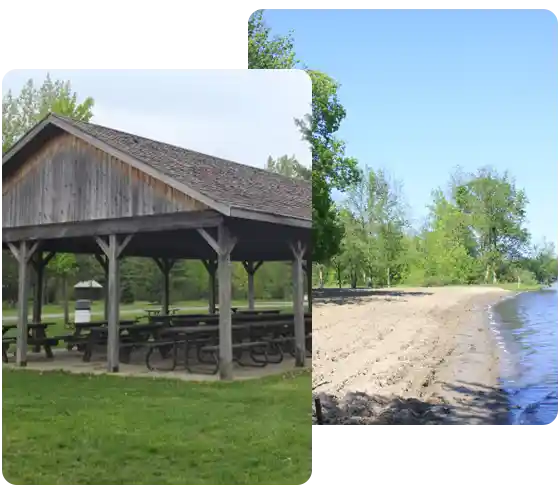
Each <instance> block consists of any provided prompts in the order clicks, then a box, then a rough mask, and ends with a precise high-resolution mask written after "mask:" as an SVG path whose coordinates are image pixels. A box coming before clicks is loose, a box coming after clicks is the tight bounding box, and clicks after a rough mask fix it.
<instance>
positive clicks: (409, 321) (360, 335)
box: [313, 286, 510, 424]
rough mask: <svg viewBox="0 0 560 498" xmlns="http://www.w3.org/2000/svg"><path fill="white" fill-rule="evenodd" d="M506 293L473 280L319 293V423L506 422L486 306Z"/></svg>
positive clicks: (315, 378) (316, 381)
mask: <svg viewBox="0 0 560 498" xmlns="http://www.w3.org/2000/svg"><path fill="white" fill-rule="evenodd" d="M508 294H510V293H509V292H508V291H505V290H501V289H497V288H492V287H474V286H473V287H447V288H425V289H421V288H418V289H397V290H390V289H383V290H379V291H372V290H357V291H350V290H343V291H338V290H335V289H329V290H325V291H322V292H319V293H318V296H317V298H316V299H314V308H313V348H314V355H313V388H314V389H313V392H314V397H318V398H319V399H320V400H321V407H322V409H321V411H322V414H323V419H324V420H323V423H324V424H389V423H391V424H499V423H502V422H503V421H504V420H505V419H504V417H505V414H506V412H507V406H506V404H505V396H504V395H503V393H502V392H501V391H500V390H499V388H498V382H497V381H498V375H499V347H498V345H497V344H496V343H495V341H494V338H493V334H492V332H491V330H490V328H489V323H488V316H487V313H486V308H487V306H488V305H491V304H494V303H496V302H497V301H498V300H500V299H501V298H503V297H505V296H507V295H508ZM314 423H316V416H315V415H314Z"/></svg>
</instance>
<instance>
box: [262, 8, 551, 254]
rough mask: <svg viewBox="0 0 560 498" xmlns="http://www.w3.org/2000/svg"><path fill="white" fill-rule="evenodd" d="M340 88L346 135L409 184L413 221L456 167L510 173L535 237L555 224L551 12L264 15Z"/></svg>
mask: <svg viewBox="0 0 560 498" xmlns="http://www.w3.org/2000/svg"><path fill="white" fill-rule="evenodd" d="M265 19H266V22H267V24H268V25H269V26H270V27H271V28H272V30H273V32H275V33H281V34H285V33H287V32H288V31H290V30H293V32H294V33H293V34H294V38H295V49H296V54H297V56H298V58H299V59H300V60H301V61H302V62H304V63H305V64H306V65H307V66H309V67H311V68H313V69H318V70H322V71H324V72H326V73H327V74H329V75H330V76H332V77H333V78H335V79H336V80H337V81H338V82H339V83H340V84H341V87H340V92H339V96H340V100H341V102H342V104H343V105H344V106H345V108H346V111H347V118H346V120H345V121H344V122H343V125H342V127H341V129H340V133H339V136H340V137H341V138H343V139H344V140H345V141H346V143H347V154H348V155H349V156H353V157H355V158H357V159H358V160H359V162H360V163H361V164H362V165H369V166H370V167H372V168H384V169H386V170H387V171H388V172H389V173H390V175H391V176H392V177H393V178H395V179H397V180H400V181H402V182H403V184H404V189H403V190H404V194H405V196H406V199H407V202H408V204H409V206H410V211H411V215H412V217H413V219H414V221H415V224H416V225H418V224H419V223H420V222H421V220H422V219H423V217H425V215H426V214H427V209H426V205H427V204H428V203H429V202H430V199H431V191H432V189H434V188H436V187H443V188H445V187H446V185H447V183H448V180H449V176H450V173H451V171H452V170H453V169H454V168H455V167H456V166H461V167H462V168H463V169H465V170H467V171H475V170H476V169H478V168H479V167H482V166H493V167H495V168H496V169H498V170H500V171H503V170H508V171H509V172H510V173H511V174H512V175H513V176H514V177H515V178H516V182H517V185H518V186H519V187H522V188H524V189H525V191H526V194H527V196H528V198H529V201H530V204H529V206H528V210H527V215H528V228H529V229H530V231H531V232H532V234H533V239H534V241H535V242H538V241H539V240H540V239H541V238H542V237H546V238H547V239H548V240H551V241H554V242H555V243H556V241H557V239H558V236H557V229H558V216H557V215H558V207H557V202H558V195H557V192H558V190H557V185H558V67H557V63H558V62H557V61H558V54H557V47H558V41H557V32H558V23H557V20H556V18H555V17H554V15H553V14H552V13H550V12H549V11H545V10H542V11H538V10H534V11H528V10H526V11H522V10H520V11H513V10H506V11H482V10H479V11H477V10H473V11H451V10H448V11H429V10H426V11H419V10H417V11H414V10H408V11H407V10H400V11H399V10H394V11H390V10H389V11H382V10H378V11H375V10H370V11H328V10H317V11H312V10H308V11H305V10H304V11H290V10H284V11H279V10H268V11H265Z"/></svg>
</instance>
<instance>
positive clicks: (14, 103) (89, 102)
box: [2, 74, 94, 153]
mask: <svg viewBox="0 0 560 498" xmlns="http://www.w3.org/2000/svg"><path fill="white" fill-rule="evenodd" d="M93 105H94V101H93V99H92V98H91V97H87V98H86V99H85V100H84V101H83V102H81V103H80V102H78V96H77V94H76V93H75V92H72V88H71V85H70V81H62V80H55V81H53V80H52V79H51V77H50V75H49V74H47V77H46V79H45V81H44V82H43V83H42V84H41V86H40V87H36V86H35V82H34V81H33V80H32V79H30V80H29V81H27V83H26V84H25V85H24V87H23V88H22V89H21V92H20V94H19V95H18V96H17V97H14V95H13V94H12V91H11V90H8V92H7V93H6V94H5V95H4V96H3V97H2V153H4V152H6V151H7V150H8V149H10V148H11V147H12V146H13V145H14V144H15V143H16V142H17V141H18V140H19V139H20V138H21V137H23V135H25V134H26V133H27V132H28V131H29V130H30V129H31V128H33V126H35V125H36V124H37V123H38V122H39V121H41V120H42V119H43V118H44V117H45V116H46V115H47V114H48V113H50V112H55V113H57V114H61V115H63V116H69V117H72V118H75V119H78V120H80V121H86V122H87V121H89V120H90V119H91V118H92V116H93V111H92V109H93Z"/></svg>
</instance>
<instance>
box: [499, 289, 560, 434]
mask: <svg viewBox="0 0 560 498" xmlns="http://www.w3.org/2000/svg"><path fill="white" fill-rule="evenodd" d="M490 317H491V321H492V325H493V329H494V332H495V333H496V336H497V340H498V344H499V345H500V347H501V349H502V352H503V357H502V365H501V374H502V375H501V382H502V388H503V389H505V390H506V391H507V393H508V396H509V401H510V423H511V424H516V425H526V424H529V425H543V424H549V423H550V422H552V421H553V420H554V419H555V418H556V415H557V413H558V286H557V284H555V286H554V287H551V288H550V289H547V290H543V291H540V292H524V293H521V294H519V295H517V296H515V297H512V298H509V299H506V300H504V301H502V302H501V303H499V304H498V305H497V306H495V307H494V308H493V310H491V311H490Z"/></svg>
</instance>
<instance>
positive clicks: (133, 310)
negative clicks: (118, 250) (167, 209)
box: [2, 300, 292, 317]
mask: <svg viewBox="0 0 560 498" xmlns="http://www.w3.org/2000/svg"><path fill="white" fill-rule="evenodd" d="M256 304H257V306H258V307H271V308H279V307H291V306H292V303H291V302H287V301H286V302H282V301H280V300H278V301H259V300H257V301H256ZM281 305H282V306H281ZM232 306H233V307H238V308H247V307H248V304H247V301H232ZM103 307H104V305H103V302H102V301H94V302H93V303H92V307H91V312H92V314H93V315H94V316H101V315H102V314H103V309H104V308H103ZM159 307H161V305H157V304H151V303H149V302H145V301H137V302H135V303H132V304H121V305H120V312H121V314H123V315H128V316H130V315H135V314H138V310H141V311H142V312H144V310H145V309H152V308H154V309H155V308H159ZM171 307H172V308H201V309H198V310H196V309H195V310H190V311H192V313H200V312H204V310H207V309H208V302H206V301H181V302H177V303H172V304H171ZM29 310H30V311H29V313H31V306H29ZM186 312H189V310H186ZM62 313H64V309H63V307H62V304H47V305H45V306H43V315H51V314H62ZM73 313H74V303H73V302H72V301H71V302H70V314H73ZM16 315H17V308H14V307H8V306H7V304H6V303H2V316H3V317H15V316H16Z"/></svg>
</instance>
